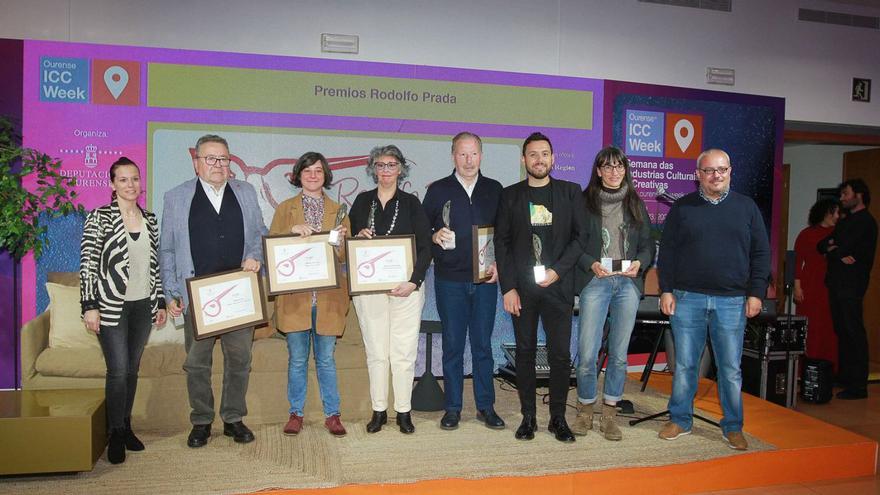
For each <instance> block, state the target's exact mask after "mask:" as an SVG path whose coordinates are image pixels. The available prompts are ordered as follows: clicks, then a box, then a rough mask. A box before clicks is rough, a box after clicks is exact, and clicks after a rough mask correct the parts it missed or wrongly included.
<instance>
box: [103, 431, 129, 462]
mask: <svg viewBox="0 0 880 495" xmlns="http://www.w3.org/2000/svg"><path fill="white" fill-rule="evenodd" d="M107 460H108V461H110V464H120V463H123V462H125V428H118V429H113V430H110V445H109V446H108V447H107Z"/></svg>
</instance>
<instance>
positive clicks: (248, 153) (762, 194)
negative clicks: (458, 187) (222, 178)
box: [0, 41, 783, 383]
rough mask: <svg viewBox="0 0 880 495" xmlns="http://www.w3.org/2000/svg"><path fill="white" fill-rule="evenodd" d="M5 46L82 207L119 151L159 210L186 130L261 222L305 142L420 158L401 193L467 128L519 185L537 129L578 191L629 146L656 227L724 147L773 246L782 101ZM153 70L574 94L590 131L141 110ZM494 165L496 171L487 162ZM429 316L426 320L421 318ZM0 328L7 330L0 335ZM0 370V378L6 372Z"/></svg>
mask: <svg viewBox="0 0 880 495" xmlns="http://www.w3.org/2000/svg"><path fill="white" fill-rule="evenodd" d="M22 45H23V48H22ZM7 46H8V47H17V53H18V58H17V59H15V58H14V56H15V53H11V54H10V55H5V54H3V57H4V58H3V59H4V62H9V61H16V60H17V63H13V64H12V65H14V66H17V67H18V74H20V77H12V78H7V79H6V80H4V81H3V82H2V84H3V85H4V86H2V88H3V92H4V93H6V92H13V93H15V94H16V95H18V102H19V105H18V108H19V109H21V107H22V105H21V95H23V106H24V108H25V112H24V115H23V122H24V128H23V134H24V139H25V145H27V146H30V147H34V148H38V149H40V150H42V151H45V152H46V153H48V154H50V155H52V156H56V157H59V158H61V159H62V160H63V161H64V170H65V172H66V173H68V174H70V175H74V176H76V177H77V179H78V181H79V182H80V186H79V192H80V195H81V197H82V198H83V200H84V204H85V206H86V207H87V208H93V207H96V206H98V205H101V204H104V203H106V202H107V201H108V199H109V198H108V195H109V190H108V180H109V178H108V176H107V175H108V174H107V170H108V168H109V165H110V163H112V162H113V161H114V160H115V159H116V158H118V157H119V156H121V155H126V156H128V157H130V158H132V159H133V160H134V161H136V162H137V163H139V164H140V165H141V167H142V173H143V177H144V178H146V179H147V189H146V190H145V191H144V197H143V199H144V203H146V204H149V206H150V207H151V208H153V209H157V208H158V207H159V206H161V201H157V198H161V197H162V194H163V193H164V191H165V190H167V189H168V188H170V187H173V185H176V184H177V183H179V182H180V181H182V180H186V179H188V178H191V177H192V168H191V164H190V163H189V156H190V152H191V150H190V147H191V145H192V143H193V142H194V139H193V138H194V137H197V136H198V135H200V134H203V133H206V132H218V133H221V134H224V135H227V136H232V137H234V138H235V139H232V140H230V144H231V147H232V152H233V154H234V155H237V158H238V159H239V161H238V162H237V164H236V167H235V168H234V172H235V173H236V175H237V176H238V177H239V178H243V179H245V180H248V181H249V182H251V183H253V184H254V185H255V186H256V187H257V188H258V190H260V192H261V195H260V196H261V207H263V209H264V216H265V217H266V218H267V221H268V219H270V218H271V216H272V212H273V210H274V206H275V205H276V204H277V203H278V202H280V201H281V200H283V199H286V197H289V196H290V195H292V194H293V193H294V191H293V190H291V189H289V186H286V185H284V183H283V179H284V178H283V173H282V172H283V170H282V168H278V169H276V170H278V171H277V172H274V173H272V170H273V168H274V167H276V166H278V165H282V166H283V167H285V168H289V166H290V165H291V164H292V163H293V162H294V161H295V159H296V157H297V156H298V155H299V154H300V153H301V152H302V151H305V149H306V148H311V149H317V150H319V151H325V153H327V152H328V151H329V153H327V154H328V156H333V157H339V158H338V159H339V161H340V163H342V162H344V161H345V160H344V158H356V159H359V160H360V162H358V165H359V166H360V165H362V163H363V158H364V156H365V155H366V154H367V152H368V151H369V148H370V147H371V146H373V145H377V144H386V143H388V142H395V143H397V144H400V145H401V147H402V149H404V152H405V153H407V154H408V156H409V157H410V158H415V162H416V163H417V164H419V165H427V168H420V170H419V173H418V174H415V175H414V177H413V179H412V183H410V184H407V186H406V187H408V188H410V189H409V190H411V191H413V192H415V193H419V192H420V191H422V190H424V187H426V186H427V184H428V183H430V181H431V180H434V179H436V178H438V177H441V176H444V175H446V174H448V173H449V172H450V170H451V166H450V165H451V164H450V160H449V155H448V153H449V151H448V146H449V144H448V143H449V138H450V137H451V136H452V135H454V134H455V133H457V132H459V131H462V130H470V131H472V132H476V133H478V134H480V135H481V136H483V138H484V139H485V140H486V142H487V144H486V145H485V147H486V150H487V151H489V150H491V153H487V157H486V159H484V162H483V165H484V169H486V170H489V171H490V173H488V174H487V175H490V176H493V177H495V178H497V179H499V180H501V181H502V183H503V184H510V183H513V182H516V181H517V180H520V178H521V175H520V173H521V172H520V167H519V163H518V150H517V149H516V148H517V147H518V145H519V143H521V142H522V139H523V138H524V137H525V136H526V135H528V134H529V133H530V132H532V131H534V130H541V131H542V132H545V133H546V134H548V135H549V136H550V137H551V138H552V139H553V144H554V151H555V152H556V155H557V167H556V171H555V173H554V175H555V176H556V177H559V178H563V179H568V180H573V181H575V182H578V183H580V184H582V185H584V184H586V182H587V180H588V178H589V173H590V169H591V165H592V160H593V156H594V155H595V153H596V151H598V150H599V148H601V147H602V146H603V144H609V143H613V144H616V145H618V146H620V147H621V148H623V149H624V150H626V151H627V152H628V154H629V155H630V157H631V159H632V160H633V163H634V166H635V169H634V171H635V172H637V173H634V177H636V182H637V189H638V190H639V192H640V195H641V196H642V197H643V198H644V199H645V200H646V202H647V203H648V208H649V211H650V213H651V215H652V218H653V219H654V222H655V223H656V224H658V227H659V224H662V219H663V217H664V216H665V212H666V211H667V210H668V205H665V204H663V202H658V201H657V200H656V197H657V196H658V195H659V194H658V193H661V192H662V193H666V194H668V195H670V196H672V197H674V196H676V195H680V194H684V193H687V192H690V191H692V190H694V187H695V183H694V177H693V172H694V168H695V167H694V158H695V157H696V153H699V151H700V149H702V148H705V147H709V146H712V147H720V148H723V149H726V150H727V151H728V152H730V153H731V155H732V158H733V161H734V165H735V166H736V169H735V170H736V173H735V175H734V187H735V188H736V189H737V190H740V189H744V190H745V189H747V188H752V189H753V192H754V193H755V194H754V195H755V197H756V200H758V202H759V206H761V208H762V211H763V212H764V213H765V220H766V221H767V223H768V227H770V232H771V235H772V236H773V237H774V238H775V230H776V229H775V228H773V227H775V225H774V224H773V222H774V220H775V219H776V217H777V215H776V214H775V212H776V211H777V208H778V205H776V204H775V202H774V198H775V197H776V195H775V194H774V192H775V191H776V189H777V188H778V184H779V181H778V176H777V174H778V171H779V169H780V165H781V153H782V124H783V100H781V99H777V98H764V97H756V96H747V95H737V94H732V93H718V92H711V91H698V90H688V89H682V88H670V87H658V86H651V85H643V84H634V83H622V82H614V81H601V80H595V79H582V78H570V77H553V76H542V75H534V74H516V73H504V72H491V71H479V70H470V69H455V68H442V67H425V66H414V65H398V64H384V63H371V62H352V61H340V60H321V59H307V58H295V57H276V56H264V55H247V54H235V53H216V52H203V51H188V50H167V49H153V48H140V47H121V46H104V45H86V44H69V43H55V42H37V41H26V42H24V43H23V44H22V42H12V43H11V44H3V45H0V47H7ZM22 50H23V54H24V55H23V57H22ZM11 51H12V52H15V51H16V50H15V49H12V50H11ZM11 56H12V57H13V58H10V57H11ZM151 63H163V64H182V65H192V66H204V67H208V68H217V67H228V68H237V69H246V70H247V69H253V70H273V71H290V72H292V73H297V72H299V73H317V74H334V75H343V76H345V75H350V76H367V77H381V78H402V79H411V80H426V81H434V82H436V81H440V82H443V81H446V82H450V83H472V84H486V85H500V86H506V87H521V88H543V89H551V90H563V91H566V90H567V91H571V90H574V91H585V92H590V93H591V94H592V109H591V112H592V115H591V117H592V119H591V122H592V124H591V126H589V128H588V129H583V128H581V129H574V128H560V127H553V128H540V127H532V126H528V125H504V124H499V123H497V122H494V123H488V122H485V121H481V120H480V116H479V115H468V116H467V122H453V121H449V120H443V119H436V118H434V119H432V118H431V115H430V114H426V115H425V116H420V118H418V119H412V118H407V119H401V118H387V117H381V118H380V117H378V116H375V117H370V116H357V117H352V116H339V115H324V114H321V112H320V110H318V111H314V110H313V111H312V112H311V114H299V113H270V112H252V111H240V110H235V111H233V110H205V109H190V108H163V107H155V106H153V107H151V106H148V105H147V94H148V91H149V89H150V88H149V87H148V84H149V74H148V67H149V66H148V64H151ZM22 68H23V69H22ZM7 73H9V72H8V71H7ZM22 82H23V86H22V84H21V83H22ZM16 83H18V84H16ZM521 103H522V105H524V106H527V107H533V108H534V112H535V113H536V114H537V113H540V112H545V108H544V105H543V103H544V102H542V101H540V99H535V100H523V101H522V102H521ZM585 111H586V110H585ZM5 112H6V113H10V112H11V111H5ZM499 160H501V161H503V162H504V163H497V161H499ZM350 166H351V165H350V163H349V164H348V165H341V164H340V165H337V166H335V167H334V176H336V175H337V172H338V175H339V176H340V177H341V179H339V180H338V181H337V182H340V181H342V180H351V179H352V177H348V176H347V175H346V174H349V175H350V174H351V170H346V169H347V168H348V167H350ZM361 175H362V174H361ZM356 182H357V186H356V187H355V189H351V188H348V189H344V188H343V185H342V183H341V182H340V184H339V185H337V188H336V189H335V191H334V193H335V194H336V195H337V196H336V197H337V198H338V199H340V200H342V201H346V200H349V198H350V199H353V197H354V194H355V193H356V192H357V191H358V190H362V189H366V188H368V187H371V186H372V185H371V184H366V183H365V182H364V181H363V179H362V178H361V179H360V180H359V181H356ZM345 187H348V186H345ZM159 213H161V212H159ZM771 225H772V226H773V227H771ZM60 237H62V238H63V239H62V242H67V243H69V244H70V246H61V247H60V248H61V249H58V248H57V247H56V248H53V249H52V251H53V253H58V252H61V257H62V258H65V259H64V260H60V261H59V260H57V259H56V260H55V261H52V262H51V263H52V264H51V265H47V264H46V263H44V264H43V266H42V268H41V267H39V266H37V265H36V264H35V263H34V260H33V259H32V258H27V259H25V260H24V262H23V264H22V280H23V281H24V282H23V287H22V288H21V291H20V294H21V295H22V316H23V321H27V320H28V319H30V318H32V317H33V316H34V315H35V314H36V312H37V311H38V309H39V310H41V309H42V308H43V307H45V291H44V290H42V288H41V287H38V285H39V284H38V283H37V280H38V279H39V280H45V272H46V271H49V270H57V269H59V267H63V269H67V270H70V269H75V268H73V267H75V266H76V264H77V259H78V256H77V254H78V247H79V246H78V239H68V238H70V237H75V236H71V235H70V234H69V233H67V234H64V235H62V236H60ZM74 244H75V245H74ZM0 266H2V265H0ZM38 273H39V274H40V277H38V276H37V274H38ZM3 274H5V272H3ZM4 276H5V275H4ZM4 287H8V284H4ZM38 293H40V294H42V296H38V295H37V294H38ZM41 297H42V299H43V300H42V302H39V303H38V301H39V300H40V298H41ZM426 311H428V310H426ZM428 313H429V316H430V313H433V311H428ZM508 323H509V322H508ZM507 327H509V324H504V325H503V328H500V329H499V331H498V332H497V333H499V335H498V336H497V338H493V341H494V340H498V341H507V340H512V339H513V336H512V331H511V329H510V328H507ZM10 333H12V332H10V331H4V332H3V333H2V335H0V338H7V337H8V335H9V334H10ZM4 342H5V341H4ZM438 344H439V343H438ZM493 347H495V345H494V342H493ZM10 348H11V346H6V345H3V346H2V347H0V359H3V360H4V361H3V362H6V361H5V360H6V359H7V357H6V356H5V355H4V354H2V353H3V349H10ZM437 364H438V366H437V368H439V363H437ZM496 364H500V363H496ZM8 367H9V366H5V367H4V368H3V369H2V371H0V373H6V371H5V370H6V368H8ZM437 371H439V370H438V369H435V374H436V372H437ZM0 379H2V380H4V381H2V382H0V383H5V382H10V381H11V378H10V377H6V376H0Z"/></svg>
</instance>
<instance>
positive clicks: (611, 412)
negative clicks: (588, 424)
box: [599, 404, 623, 441]
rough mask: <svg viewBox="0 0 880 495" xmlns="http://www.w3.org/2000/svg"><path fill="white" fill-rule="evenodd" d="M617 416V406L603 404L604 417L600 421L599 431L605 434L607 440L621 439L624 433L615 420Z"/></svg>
mask: <svg viewBox="0 0 880 495" xmlns="http://www.w3.org/2000/svg"><path fill="white" fill-rule="evenodd" d="M616 417H617V407H616V406H609V405H608V404H602V419H601V420H600V421H599V431H601V432H602V433H604V434H605V440H615V441H616V440H620V439H622V438H623V433H622V432H621V431H620V428H619V427H618V426H617V423H616V422H615V421H614V418H616Z"/></svg>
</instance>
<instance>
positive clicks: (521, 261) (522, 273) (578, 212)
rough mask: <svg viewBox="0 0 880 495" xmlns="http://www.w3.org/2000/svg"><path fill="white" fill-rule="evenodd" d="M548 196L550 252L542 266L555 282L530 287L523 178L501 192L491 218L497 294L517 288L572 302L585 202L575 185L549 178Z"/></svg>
mask: <svg viewBox="0 0 880 495" xmlns="http://www.w3.org/2000/svg"><path fill="white" fill-rule="evenodd" d="M550 187H551V195H552V197H553V226H552V227H551V233H552V236H553V246H552V247H553V251H552V252H550V253H547V252H545V253H543V254H542V255H541V257H542V258H543V259H542V261H543V262H544V267H545V268H546V269H547V270H550V269H552V270H553V271H555V272H556V273H557V275H559V280H558V281H557V282H556V283H554V284H553V285H551V286H550V287H547V288H546V289H542V288H541V287H538V285H537V284H535V276H534V271H533V270H532V267H533V266H534V265H533V263H534V262H533V258H532V226H531V222H530V219H529V184H528V180H524V181H522V182H517V183H516V184H513V185H511V186H508V187H506V188H504V191H502V192H501V204H499V206H498V216H497V217H496V219H495V261H496V263H497V266H498V277H499V283H500V284H501V293H502V294H506V293H507V292H508V291H510V290H512V289H517V290H518V292H519V293H520V296H522V295H523V293H524V292H526V293H527V292H532V293H535V292H538V291H542V290H553V291H554V293H555V294H556V295H557V296H558V297H560V298H562V299H563V300H565V301H569V300H573V299H574V279H575V277H574V271H575V270H574V269H575V265H576V264H577V262H578V259H579V258H580V257H581V254H583V252H584V245H585V244H586V240H587V229H586V218H585V214H584V213H585V208H584V200H583V196H582V195H581V188H580V186H579V185H577V184H575V183H573V182H568V181H564V180H556V179H553V178H551V179H550Z"/></svg>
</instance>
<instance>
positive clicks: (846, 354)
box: [817, 179, 877, 400]
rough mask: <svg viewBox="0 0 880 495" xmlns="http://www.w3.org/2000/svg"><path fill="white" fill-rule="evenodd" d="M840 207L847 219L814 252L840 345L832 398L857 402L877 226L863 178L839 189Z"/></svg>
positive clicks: (864, 380) (862, 395) (864, 389)
mask: <svg viewBox="0 0 880 495" xmlns="http://www.w3.org/2000/svg"><path fill="white" fill-rule="evenodd" d="M840 203H841V205H842V206H843V208H844V210H846V212H847V214H846V216H844V217H843V218H842V219H841V220H840V221H839V222H837V225H836V226H835V227H834V232H832V233H831V235H830V236H828V237H826V238H825V239H823V240H822V241H820V242H819V245H818V246H817V247H818V249H819V252H820V253H822V254H824V255H825V258H826V259H827V260H828V271H826V272H825V286H826V287H828V302H829V303H830V305H831V320H832V321H833V322H834V332H835V333H836V334H837V339H838V343H839V345H838V354H839V356H840V358H839V360H838V362H839V363H840V374H839V376H838V380H839V381H840V383H841V384H842V385H843V390H841V391H840V392H837V396H836V397H837V398H838V399H843V400H857V399H866V398H868V334H867V331H866V330H865V320H864V310H863V308H862V301H863V299H864V298H865V293H866V292H867V291H868V282H869V281H870V278H871V267H872V266H873V265H874V255H875V253H876V251H877V221H876V220H875V219H874V216H873V215H871V213H870V212H869V211H868V206H869V205H870V204H871V191H870V190H868V185H867V184H865V181H863V180H862V179H850V180H848V181H846V182H844V183H843V184H841V185H840Z"/></svg>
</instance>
